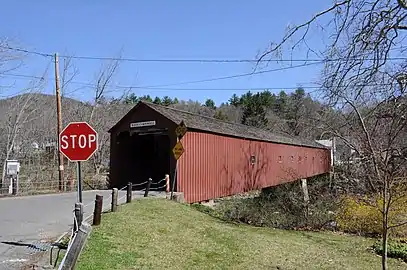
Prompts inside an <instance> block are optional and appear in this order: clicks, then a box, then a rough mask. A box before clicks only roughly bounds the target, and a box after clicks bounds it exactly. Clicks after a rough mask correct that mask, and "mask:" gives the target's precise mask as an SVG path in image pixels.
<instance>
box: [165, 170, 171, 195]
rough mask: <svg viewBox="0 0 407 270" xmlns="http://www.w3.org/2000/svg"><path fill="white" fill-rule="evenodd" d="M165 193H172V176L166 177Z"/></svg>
mask: <svg viewBox="0 0 407 270" xmlns="http://www.w3.org/2000/svg"><path fill="white" fill-rule="evenodd" d="M165 191H166V192H167V193H170V175H168V174H166V175H165Z"/></svg>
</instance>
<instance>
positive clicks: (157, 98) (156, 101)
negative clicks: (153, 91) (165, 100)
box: [153, 97, 162, 105]
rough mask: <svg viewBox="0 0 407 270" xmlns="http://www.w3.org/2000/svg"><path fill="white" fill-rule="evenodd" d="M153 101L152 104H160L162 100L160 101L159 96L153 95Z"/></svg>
mask: <svg viewBox="0 0 407 270" xmlns="http://www.w3.org/2000/svg"><path fill="white" fill-rule="evenodd" d="M153 103H154V104H158V105H161V103H162V102H161V98H160V97H155V99H154V101H153Z"/></svg>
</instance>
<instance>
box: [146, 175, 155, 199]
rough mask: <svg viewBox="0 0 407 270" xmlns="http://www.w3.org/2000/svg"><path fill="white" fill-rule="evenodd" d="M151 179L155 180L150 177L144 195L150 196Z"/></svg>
mask: <svg viewBox="0 0 407 270" xmlns="http://www.w3.org/2000/svg"><path fill="white" fill-rule="evenodd" d="M151 181H153V180H152V179H151V178H148V181H147V186H146V190H145V191H144V197H147V196H148V192H149V191H150V186H151Z"/></svg>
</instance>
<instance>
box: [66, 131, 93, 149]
mask: <svg viewBox="0 0 407 270" xmlns="http://www.w3.org/2000/svg"><path fill="white" fill-rule="evenodd" d="M77 137H78V136H77V135H75V134H72V135H69V136H68V135H63V136H62V137H61V148H62V149H68V147H69V146H70V148H72V149H75V148H76V146H78V147H79V148H82V149H84V148H91V147H92V144H93V143H95V142H96V135H95V134H89V135H83V134H82V135H79V138H78V139H76V138H77Z"/></svg>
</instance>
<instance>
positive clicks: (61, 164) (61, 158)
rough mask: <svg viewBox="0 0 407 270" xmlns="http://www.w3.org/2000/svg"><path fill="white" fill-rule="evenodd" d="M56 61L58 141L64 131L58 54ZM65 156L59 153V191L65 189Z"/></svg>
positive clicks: (55, 56)
mask: <svg viewBox="0 0 407 270" xmlns="http://www.w3.org/2000/svg"><path fill="white" fill-rule="evenodd" d="M54 60H55V96H56V101H57V140H59V134H61V131H62V116H61V115H62V114H61V91H60V89H59V59H58V54H57V53H56V54H55V55H54ZM63 172H64V156H63V154H62V152H61V151H58V180H59V182H58V184H59V185H58V189H59V191H63V189H64V182H63V181H64V173H63Z"/></svg>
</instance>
